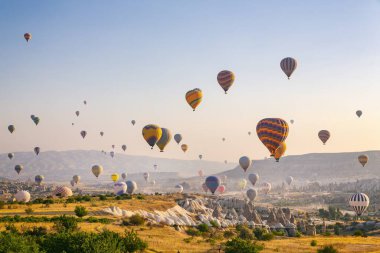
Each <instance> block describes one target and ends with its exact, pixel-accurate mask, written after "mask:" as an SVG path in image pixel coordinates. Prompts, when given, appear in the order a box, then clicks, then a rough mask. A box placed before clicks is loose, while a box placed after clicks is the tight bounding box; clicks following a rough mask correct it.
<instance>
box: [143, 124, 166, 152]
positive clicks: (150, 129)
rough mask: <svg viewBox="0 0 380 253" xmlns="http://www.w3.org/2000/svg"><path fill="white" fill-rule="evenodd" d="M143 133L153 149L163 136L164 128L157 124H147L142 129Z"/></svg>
mask: <svg viewBox="0 0 380 253" xmlns="http://www.w3.org/2000/svg"><path fill="white" fill-rule="evenodd" d="M142 135H143V137H144V139H145V141H146V142H147V143H148V144H149V146H150V147H151V148H152V149H153V147H154V145H155V144H156V143H157V141H158V140H159V139H160V138H161V136H162V129H161V128H160V127H159V126H157V125H153V124H150V125H146V126H145V127H144V128H143V130H142Z"/></svg>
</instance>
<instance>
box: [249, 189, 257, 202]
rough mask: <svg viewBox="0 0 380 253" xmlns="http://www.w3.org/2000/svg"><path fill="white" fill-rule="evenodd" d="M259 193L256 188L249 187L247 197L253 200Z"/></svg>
mask: <svg viewBox="0 0 380 253" xmlns="http://www.w3.org/2000/svg"><path fill="white" fill-rule="evenodd" d="M257 195H258V193H257V191H256V190H255V189H248V191H247V197H248V199H249V200H250V201H251V202H253V201H254V200H255V198H256V197H257Z"/></svg>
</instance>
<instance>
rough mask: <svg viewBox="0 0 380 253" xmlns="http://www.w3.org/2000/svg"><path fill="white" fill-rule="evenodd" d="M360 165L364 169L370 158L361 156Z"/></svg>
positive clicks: (359, 158)
mask: <svg viewBox="0 0 380 253" xmlns="http://www.w3.org/2000/svg"><path fill="white" fill-rule="evenodd" d="M358 160H359V163H360V164H361V165H362V166H363V167H364V166H365V165H366V164H367V162H368V156H367V155H360V156H359V157H358Z"/></svg>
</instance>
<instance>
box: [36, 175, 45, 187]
mask: <svg viewBox="0 0 380 253" xmlns="http://www.w3.org/2000/svg"><path fill="white" fill-rule="evenodd" d="M43 180H44V176H42V175H37V176H35V177H34V182H36V183H37V184H38V185H41V183H42V181H43Z"/></svg>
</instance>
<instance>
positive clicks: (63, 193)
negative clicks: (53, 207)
mask: <svg viewBox="0 0 380 253" xmlns="http://www.w3.org/2000/svg"><path fill="white" fill-rule="evenodd" d="M52 195H53V196H54V197H61V198H67V197H70V196H72V195H73V192H72V191H71V189H70V188H68V187H66V186H57V188H55V190H54V191H53V194H52Z"/></svg>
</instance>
